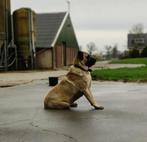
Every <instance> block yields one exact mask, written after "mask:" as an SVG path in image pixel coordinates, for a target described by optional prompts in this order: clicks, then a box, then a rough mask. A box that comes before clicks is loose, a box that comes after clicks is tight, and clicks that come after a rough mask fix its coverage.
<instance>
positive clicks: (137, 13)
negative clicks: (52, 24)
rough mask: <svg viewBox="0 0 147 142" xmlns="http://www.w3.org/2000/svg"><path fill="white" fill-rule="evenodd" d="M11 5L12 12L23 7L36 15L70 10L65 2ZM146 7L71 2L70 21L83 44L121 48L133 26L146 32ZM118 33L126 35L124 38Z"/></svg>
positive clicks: (146, 0)
mask: <svg viewBox="0 0 147 142" xmlns="http://www.w3.org/2000/svg"><path fill="white" fill-rule="evenodd" d="M11 2H12V10H14V9H17V8H20V7H30V8H32V9H33V10H35V11H36V12H58V11H66V10H67V1H66V0H37V1H36V0H11ZM146 7H147V0H71V18H72V22H73V25H74V27H75V31H76V32H77V34H78V37H79V41H80V42H81V43H80V44H85V43H86V42H89V41H93V40H95V42H97V44H100V43H101V46H103V45H104V44H107V43H106V42H105V43H102V41H103V42H104V41H107V42H108V44H111V43H117V42H118V43H119V45H124V44H126V37H127V31H129V30H130V29H131V27H132V26H133V25H134V24H137V23H142V24H143V26H144V29H145V32H146V30H147V14H146ZM107 30H108V33H109V31H111V34H112V37H114V38H110V37H111V35H109V36H108V33H107V32H106V31H107ZM81 31H82V32H81ZM84 31H85V32H84ZM86 31H87V35H86V37H85V36H84V34H86ZM92 31H95V34H94V35H95V37H94V36H93V35H92V36H91V35H88V34H89V33H92ZM99 31H100V32H99ZM102 31H103V32H102ZM113 31H114V32H113ZM116 31H118V32H116ZM119 31H123V32H122V35H121V33H120V32H119ZM83 32H84V34H82V33H83ZM118 33H119V34H118ZM124 33H126V34H124ZM102 38H103V39H102ZM88 39H89V41H87V40H88ZM84 42H85V43H84Z"/></svg>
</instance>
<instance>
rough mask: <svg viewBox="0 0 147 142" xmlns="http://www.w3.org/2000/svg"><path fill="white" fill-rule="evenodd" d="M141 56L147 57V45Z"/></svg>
mask: <svg viewBox="0 0 147 142" xmlns="http://www.w3.org/2000/svg"><path fill="white" fill-rule="evenodd" d="M141 57H147V46H146V47H145V48H144V49H143V50H142V52H141Z"/></svg>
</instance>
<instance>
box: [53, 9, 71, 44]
mask: <svg viewBox="0 0 147 142" xmlns="http://www.w3.org/2000/svg"><path fill="white" fill-rule="evenodd" d="M68 15H69V13H68V12H66V14H65V16H64V18H63V20H62V23H61V25H60V27H59V29H58V31H57V33H56V35H55V38H54V40H53V42H52V44H51V46H52V47H54V46H55V43H56V41H57V39H58V37H59V34H60V32H61V30H62V28H63V26H64V24H65V22H66V19H67V17H68Z"/></svg>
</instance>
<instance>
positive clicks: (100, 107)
mask: <svg viewBox="0 0 147 142" xmlns="http://www.w3.org/2000/svg"><path fill="white" fill-rule="evenodd" d="M94 108H95V109H96V110H103V109H104V107H103V106H98V105H96V106H94Z"/></svg>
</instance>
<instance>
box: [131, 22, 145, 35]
mask: <svg viewBox="0 0 147 142" xmlns="http://www.w3.org/2000/svg"><path fill="white" fill-rule="evenodd" d="M129 33H130V34H142V33H144V27H143V25H142V24H141V23H138V24H135V25H133V26H132V28H131V30H130V31H129Z"/></svg>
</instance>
